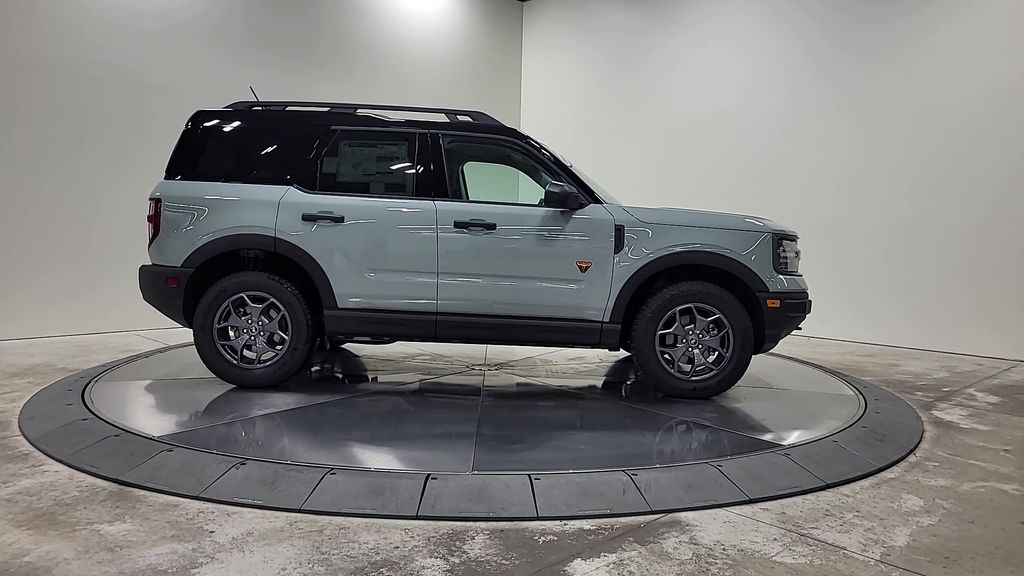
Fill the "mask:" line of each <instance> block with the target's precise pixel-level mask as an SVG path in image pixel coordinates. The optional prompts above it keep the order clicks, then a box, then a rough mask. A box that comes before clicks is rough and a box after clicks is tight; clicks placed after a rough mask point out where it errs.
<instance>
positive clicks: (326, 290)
mask: <svg viewBox="0 0 1024 576" xmlns="http://www.w3.org/2000/svg"><path fill="white" fill-rule="evenodd" d="M239 250H263V251H265V252H272V253H275V254H280V255H281V256H284V257H285V258H288V259H290V260H292V261H293V262H295V263H296V264H298V265H299V266H300V267H301V268H302V269H303V270H305V271H306V273H307V274H309V277H310V278H312V279H313V284H314V285H315V286H316V290H317V293H318V294H319V295H320V301H321V302H322V303H323V306H324V308H337V307H338V300H337V298H335V296H334V288H333V287H332V286H331V280H330V278H328V277H327V273H326V272H324V269H323V267H322V266H320V263H319V262H317V261H316V258H313V257H312V256H310V254H309V253H308V252H306V251H305V250H303V249H302V248H300V247H299V246H296V245H295V244H292V243H291V242H289V241H287V240H282V239H280V238H275V237H273V236H268V235H266V234H232V235H230V236H222V237H220V238H217V239H215V240H211V241H209V242H207V243H206V244H203V245H202V246H200V247H198V248H196V249H195V250H193V251H192V253H191V254H189V255H188V257H187V258H185V261H184V262H182V264H181V267H182V268H193V269H194V268H198V267H199V266H200V265H201V264H202V263H203V262H206V261H207V260H209V259H210V258H214V257H216V256H220V255H221V254H226V253H228V252H237V251H239Z"/></svg>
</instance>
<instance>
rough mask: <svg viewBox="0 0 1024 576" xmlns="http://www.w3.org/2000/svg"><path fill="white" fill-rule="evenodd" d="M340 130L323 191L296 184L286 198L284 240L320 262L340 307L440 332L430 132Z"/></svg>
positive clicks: (324, 161)
mask: <svg viewBox="0 0 1024 576" xmlns="http://www.w3.org/2000/svg"><path fill="white" fill-rule="evenodd" d="M333 132H334V133H333V135H332V136H331V137H332V140H331V141H330V143H329V144H328V145H327V146H326V149H325V151H324V152H323V154H322V156H321V158H320V160H319V163H318V176H317V178H316V185H315V189H306V188H301V187H298V186H295V185H293V186H292V187H290V188H289V189H288V191H287V192H286V193H285V195H284V197H283V198H282V199H281V204H280V207H279V210H278V217H277V229H276V234H277V237H278V238H281V239H283V240H287V241H288V242H291V243H293V244H296V245H298V246H299V247H301V248H302V249H304V250H305V251H306V252H308V253H309V254H310V255H312V256H313V257H314V258H315V259H316V260H317V262H319V263H320V265H321V266H322V267H323V269H324V271H325V272H326V273H327V276H328V277H329V278H330V280H331V285H332V286H333V288H334V293H335V296H336V298H337V301H338V306H339V308H341V309H343V310H344V309H348V310H350V311H352V310H364V311H370V310H372V311H397V312H409V313H415V314H414V316H416V317H418V318H419V319H420V320H421V324H423V325H424V327H428V326H429V328H428V330H429V331H432V329H433V322H434V316H433V315H434V314H435V313H436V310H437V288H436V285H437V217H436V211H435V209H434V202H433V200H432V199H431V195H432V194H431V190H429V185H425V183H424V182H421V180H424V181H425V180H426V178H421V177H420V175H421V174H422V173H423V171H424V170H423V165H424V164H423V161H422V159H423V158H426V153H427V135H426V133H422V132H420V133H417V132H414V131H404V130H367V129H359V130H355V129H346V128H336V129H334V131H333ZM427 314H429V315H427Z"/></svg>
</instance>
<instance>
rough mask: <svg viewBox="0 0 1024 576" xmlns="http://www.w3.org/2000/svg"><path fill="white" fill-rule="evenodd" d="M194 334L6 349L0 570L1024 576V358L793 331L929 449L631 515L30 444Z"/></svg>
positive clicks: (0, 371)
mask: <svg viewBox="0 0 1024 576" xmlns="http://www.w3.org/2000/svg"><path fill="white" fill-rule="evenodd" d="M189 337H190V336H189V334H188V333H187V332H186V331H184V330H158V331H144V332H137V333H120V334H106V335H96V336H75V337H64V338H49V339H39V340H19V341H8V342H0V574H5V575H6V574H54V575H63V574H69V575H72V574H73V575H76V576H79V575H83V574H105V575H107V574H132V575H136V574H146V575H151V574H196V575H206V574H281V575H293V574H377V575H387V574H402V575H405V574H481V573H510V574H561V573H564V574H570V575H580V574H592V575H602V574H615V575H619V574H738V575H744V574H751V575H754V574H756V575H772V574H787V575H788V574H814V575H820V574H829V575H833V574H858V575H863V574H927V575H938V574H954V575H964V574H972V575H976V576H977V575H983V574H992V575H999V576H1004V575H1007V574H1024V546H1022V544H1024V363H1020V362H1010V361H1005V360H990V359H981V358H973V357H967V356H957V355H951V354H939V353H933V352H917V351H910V350H900V349H895V348H886V347H879V346H869V345H862V344H848V343H840V342H831V341H825V340H814V339H808V338H801V337H792V338H790V339H788V340H787V341H786V342H785V343H784V344H782V345H781V346H780V347H779V349H778V351H779V352H782V353H785V354H789V355H792V356H796V357H799V358H805V359H807V360H810V361H813V362H818V363H821V364H823V365H826V366H830V367H832V368H835V369H838V370H841V371H843V372H846V373H849V374H852V375H854V376H859V377H861V378H865V379H867V380H870V381H872V382H875V383H877V384H880V385H882V386H885V387H886V388H889V389H890V390H893V391H894V392H897V393H898V394H900V395H902V396H903V397H904V398H906V399H907V400H908V401H910V402H911V403H912V404H913V405H914V406H915V407H916V408H917V409H918V410H919V412H920V413H921V415H922V417H923V418H924V421H925V427H926V431H925V438H924V442H923V443H922V445H921V447H920V448H918V450H917V452H916V453H915V454H914V455H913V456H911V457H910V458H908V459H907V460H905V461H904V462H903V463H901V464H899V465H898V466H896V467H894V468H892V469H890V470H888V471H886V472H883V473H881V474H879V475H876V476H873V477H871V478H868V479H866V480H862V481H860V482H856V483H854V484H851V485H847V486H844V487H841V488H837V489H833V490H828V491H825V492H818V493H815V494H810V495H807V496H800V497H796V498H789V499H784V500H777V501H774V502H767V503H762V504H753V505H745V506H736V507H731V508H724V509H718V510H709V511H701V512H686V513H678V514H667V515H657V516H647V517H638V518H628V519H611V520H597V521H572V522H531V523H454V522H422V521H415V522H414V521H398V520H366V519H356V518H340V517H325V516H310V515H302V514H289V513H281V512H271V511H262V510H254V509H247V508H238V507H231V506H223V505H215V504H207V503H203V502H197V501H192V500H186V499H183V498H176V497H172V496H163V495H160V494H154V493H149V492H144V491H141V490H135V489H131V488H125V487H121V486H118V485H115V484H112V483H109V482H105V481H103V480H99V479H96V478H93V477H91V476H88V475H85V474H82V473H79V472H76V471H74V470H71V469H69V468H66V467H64V466H62V465H61V464H58V463H56V462H54V461H52V460H50V459H49V458H47V457H46V456H43V455H42V454H40V453H38V452H36V451H35V450H34V449H33V448H32V447H31V446H29V445H28V443H26V442H25V440H24V439H23V438H22V437H21V436H20V434H19V433H18V427H17V415H18V411H19V409H20V407H21V405H22V404H23V403H24V402H25V400H27V399H28V397H29V396H31V395H32V393H34V392H35V391H36V390H38V389H39V388H41V387H43V386H45V385H46V384H49V383H50V382H53V381H54V380H57V379H58V378H60V377H62V376H65V375H67V374H70V373H72V372H75V371H78V370H81V369H83V368H87V367H89V366H93V365H96V364H99V363H101V362H104V361H107V360H111V359H115V358H119V357H122V356H127V355H129V354H134V353H137V352H142V351H145V350H148V349H151V348H155V347H159V346H162V345H164V344H169V343H176V342H180V341H185V340H188V339H189Z"/></svg>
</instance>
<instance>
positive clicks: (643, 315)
mask: <svg viewBox="0 0 1024 576" xmlns="http://www.w3.org/2000/svg"><path fill="white" fill-rule="evenodd" d="M685 304H703V305H706V306H710V307H712V308H714V309H716V310H717V311H718V312H719V313H720V314H721V315H722V316H723V317H724V318H725V320H726V321H727V322H728V323H729V326H730V327H731V330H732V335H733V340H732V349H731V350H730V352H729V356H728V359H727V360H726V361H725V362H724V364H722V365H721V366H720V368H719V371H718V372H717V373H715V374H712V375H710V376H708V377H707V378H705V379H702V380H687V379H685V378H683V377H681V376H676V375H674V374H673V372H672V370H671V369H670V368H668V367H666V366H665V365H663V364H662V362H661V358H660V357H659V354H658V349H657V346H656V345H655V339H656V337H657V333H658V330H659V324H660V323H661V321H662V319H663V318H664V317H665V316H666V315H667V314H669V313H670V312H672V311H673V310H674V309H676V308H677V307H679V306H683V305H685ZM631 340H632V345H633V359H634V360H635V361H636V365H637V368H638V369H639V371H640V372H641V373H642V374H643V375H644V377H646V378H648V379H649V380H650V382H651V383H652V384H653V386H654V387H655V388H656V389H657V390H658V391H659V392H661V393H663V394H665V395H666V396H672V397H676V398H688V399H702V398H711V397H712V396H717V395H718V394H721V393H722V392H725V391H726V390H728V389H729V388H732V387H733V386H734V385H735V384H736V383H737V382H739V380H740V378H741V377H742V376H743V374H744V373H745V372H746V371H747V367H748V366H750V359H751V357H752V356H753V355H754V329H753V326H752V324H751V322H750V316H749V315H748V314H747V311H746V309H744V308H743V305H742V304H740V302H739V300H737V299H736V297H735V296H733V295H732V294H731V293H729V291H727V290H725V289H724V288H722V287H721V286H718V285H716V284H711V283H709V282H697V281H693V282H679V283H677V284H672V285H670V286H667V287H665V288H663V289H661V290H659V291H658V292H656V293H655V294H654V295H652V296H651V297H650V298H648V300H647V301H646V302H644V304H643V305H642V306H641V307H640V310H639V311H638V312H637V314H636V317H635V318H634V320H633V331H632V335H631Z"/></svg>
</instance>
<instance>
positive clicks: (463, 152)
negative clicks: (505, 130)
mask: <svg viewBox="0 0 1024 576" xmlns="http://www.w3.org/2000/svg"><path fill="white" fill-rule="evenodd" d="M432 144H433V145H435V146H437V145H440V148H441V150H442V151H443V160H444V164H445V171H444V172H445V174H446V177H447V187H448V194H447V195H448V196H449V198H447V199H440V198H439V199H438V202H437V220H438V313H439V314H440V315H441V316H439V321H438V322H439V323H438V333H439V334H440V333H442V329H441V327H442V320H444V318H445V316H444V315H446V314H448V315H451V314H462V315H467V314H469V315H486V316H514V317H520V318H541V319H562V320H569V319H571V320H583V321H594V322H597V321H600V320H601V319H602V317H603V315H604V310H605V306H606V304H607V301H608V292H609V290H610V286H611V274H612V262H613V256H614V254H613V247H614V220H613V218H612V216H611V214H610V213H609V212H608V210H606V209H605V208H604V206H602V205H600V204H589V205H588V206H586V207H584V208H581V209H580V210H575V211H569V210H562V209H556V208H549V207H546V206H544V205H543V197H544V187H545V186H546V185H547V184H548V183H549V182H551V181H553V180H558V181H563V182H565V181H566V179H565V177H564V175H561V174H559V173H558V171H557V169H556V168H555V167H554V166H553V165H552V164H551V163H549V162H547V161H546V160H544V159H543V158H542V157H541V156H540V155H539V154H537V153H536V152H535V151H534V150H531V149H530V148H529V147H528V146H526V145H524V144H522V143H520V142H517V141H514V140H510V139H504V138H497V137H490V136H475V135H473V136H471V135H460V134H440V135H432Z"/></svg>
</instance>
